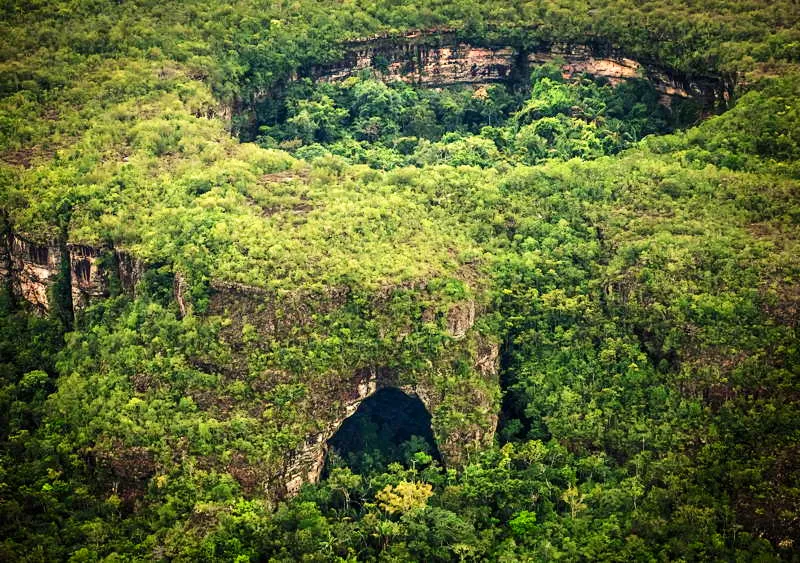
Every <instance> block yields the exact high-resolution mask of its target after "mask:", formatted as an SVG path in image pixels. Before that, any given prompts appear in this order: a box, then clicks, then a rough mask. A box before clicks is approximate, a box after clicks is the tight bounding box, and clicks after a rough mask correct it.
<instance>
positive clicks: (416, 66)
mask: <svg viewBox="0 0 800 563" xmlns="http://www.w3.org/2000/svg"><path fill="white" fill-rule="evenodd" d="M550 62H558V63H559V64H560V65H561V69H562V72H563V75H564V77H565V78H572V77H574V76H577V75H579V74H582V73H586V74H589V75H593V76H597V77H603V78H606V79H608V80H609V81H610V82H611V83H612V84H618V83H620V82H622V81H625V80H630V79H634V78H643V79H646V80H649V81H650V82H651V83H652V84H653V85H654V87H655V88H656V90H658V91H659V92H661V94H662V99H661V102H662V103H663V104H665V105H669V104H670V103H671V102H672V99H673V98H695V99H697V100H698V101H700V102H701V104H703V105H705V106H709V107H710V106H713V105H714V104H717V103H721V102H725V101H727V99H728V97H729V94H730V91H731V90H732V87H733V85H732V84H727V83H726V82H725V81H724V80H722V79H721V78H719V77H713V76H708V77H687V76H684V75H682V74H681V73H678V72H675V71H672V70H671V69H669V68H667V67H663V66H659V65H656V64H652V63H648V64H642V63H640V62H638V61H636V60H633V59H631V58H629V57H627V56H626V55H625V54H624V53H623V52H619V51H614V50H610V49H606V50H604V51H603V52H600V51H599V50H595V49H592V48H591V47H589V46H587V45H567V44H553V45H549V46H543V47H541V48H538V49H533V50H524V49H518V48H515V47H513V46H510V45H497V46H480V45H473V44H470V43H466V42H464V41H460V40H459V39H458V37H457V36H456V34H455V33H453V32H451V31H445V32H441V31H435V32H425V31H415V32H410V33H406V34H403V35H394V36H388V35H387V36H375V37H369V38H365V39H361V40H355V41H351V42H349V43H347V44H346V45H345V56H344V57H343V58H342V60H340V61H338V62H337V63H334V64H330V65H326V66H319V67H316V68H315V69H313V71H312V72H311V77H312V78H314V79H316V80H319V81H322V82H336V81H341V80H344V79H345V78H348V77H350V76H355V75H357V74H358V73H359V72H361V71H363V70H366V69H372V70H373V71H375V73H376V75H377V76H378V77H380V78H382V79H383V80H386V81H393V80H401V81H404V82H409V83H413V84H419V85H424V86H448V85H453V84H482V83H487V82H502V81H508V80H515V79H519V78H522V77H524V76H527V75H528V73H529V72H530V69H531V67H534V66H536V65H541V64H544V63H550Z"/></svg>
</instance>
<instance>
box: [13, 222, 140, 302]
mask: <svg viewBox="0 0 800 563" xmlns="http://www.w3.org/2000/svg"><path fill="white" fill-rule="evenodd" d="M64 249H66V255H65V253H64ZM104 255H108V258H110V260H108V265H103V261H102V258H103V256H104ZM0 256H1V258H0V279H1V280H3V281H4V282H5V283H8V284H9V285H10V287H11V289H12V291H13V292H14V293H15V294H16V295H17V296H19V297H20V298H21V299H23V300H25V301H28V302H29V303H30V304H32V305H33V306H34V307H35V308H36V309H37V310H38V311H39V312H40V313H46V312H47V311H48V310H49V308H50V295H49V293H50V288H51V286H52V284H53V283H54V281H55V280H56V278H57V276H58V275H59V273H60V272H61V269H62V262H63V261H64V260H66V261H68V264H63V265H64V266H66V267H68V269H69V274H70V285H69V287H70V292H71V294H72V295H71V297H72V304H73V307H74V309H75V310H78V309H82V308H83V307H85V306H87V305H88V304H89V303H90V302H91V301H92V300H94V299H98V298H102V297H105V296H107V295H108V292H109V277H108V276H109V275H110V274H111V273H112V272H111V271H110V269H112V268H113V269H114V270H115V271H114V272H113V273H114V274H115V275H117V276H118V277H119V281H120V285H121V287H122V290H123V291H126V292H128V293H133V290H134V287H135V285H136V284H137V283H138V282H139V279H140V278H141V276H142V273H143V271H144V265H143V264H142V262H141V261H140V260H138V259H136V258H134V257H132V256H131V255H129V254H128V253H126V252H125V251H120V250H115V249H111V248H108V247H94V246H88V245H83V244H67V245H60V244H58V243H57V242H50V243H48V244H37V243H35V242H32V241H30V240H29V239H27V238H25V237H24V236H22V235H19V234H17V233H8V234H6V235H5V237H4V239H3V241H2V252H1V253H0Z"/></svg>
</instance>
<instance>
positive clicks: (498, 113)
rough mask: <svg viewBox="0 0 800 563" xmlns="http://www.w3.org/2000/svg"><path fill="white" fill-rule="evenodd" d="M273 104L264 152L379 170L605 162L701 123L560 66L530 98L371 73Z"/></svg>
mask: <svg viewBox="0 0 800 563" xmlns="http://www.w3.org/2000/svg"><path fill="white" fill-rule="evenodd" d="M268 105H269V107H270V108H271V110H266V111H267V113H269V114H272V115H285V118H283V120H282V121H279V122H278V123H276V124H274V125H265V126H262V127H261V132H262V134H261V136H260V137H259V139H258V140H259V142H260V144H262V145H263V146H267V147H281V148H284V149H287V150H291V151H293V152H294V153H295V154H297V155H298V156H301V157H303V158H306V159H314V158H317V157H319V156H322V155H325V154H329V153H332V154H335V155H338V156H342V157H344V158H346V159H347V160H348V161H350V162H353V163H363V164H368V165H370V166H373V167H376V168H392V167H395V166H402V165H409V164H416V165H424V164H440V163H441V164H450V165H454V166H460V165H467V166H482V167H487V166H496V165H500V164H505V163H519V162H521V163H525V164H537V163H539V162H542V161H544V160H548V159H559V160H567V159H570V158H575V157H580V158H584V159H589V158H597V157H599V156H602V155H605V154H613V153H616V152H619V151H620V150H622V149H624V148H626V147H628V146H631V145H632V144H633V143H635V142H636V141H638V140H640V139H641V138H642V137H644V136H646V135H649V134H654V133H664V132H667V131H669V130H671V129H672V128H673V127H675V126H676V125H683V124H686V123H689V122H690V121H692V120H693V119H694V116H692V114H691V112H687V111H685V110H684V111H682V110H681V102H680V101H678V102H676V108H675V110H674V113H673V112H671V111H670V110H668V109H666V108H665V107H664V106H662V105H660V104H659V96H658V94H657V92H656V91H655V90H654V89H653V88H652V86H650V85H649V84H648V83H647V82H645V81H640V80H633V81H630V82H626V83H624V84H622V85H620V86H617V87H611V86H609V85H601V84H600V83H597V82H594V81H592V80H591V79H589V78H582V79H579V80H576V81H574V82H569V83H567V82H565V81H564V79H563V78H562V77H561V72H560V70H559V68H558V67H557V66H556V65H542V66H540V67H537V68H536V69H535V72H534V73H533V76H532V85H531V89H530V92H527V90H526V93H525V94H522V93H514V92H511V91H509V89H508V88H507V87H506V86H504V85H491V86H488V87H487V86H481V87H480V88H478V89H477V90H476V89H474V88H450V89H444V90H426V89H414V88H412V87H410V86H409V85H407V84H404V83H401V82H398V83H394V84H391V85H386V84H384V83H383V82H380V81H378V80H376V79H374V78H370V77H369V76H368V75H365V77H364V78H351V79H348V80H346V81H345V82H344V83H342V84H322V85H319V86H317V87H312V86H311V85H295V86H293V87H292V88H291V89H290V90H289V92H288V93H287V95H286V97H285V98H282V99H279V100H270V101H269V102H268ZM276 105H277V106H278V108H277V109H275V108H274V106H276ZM686 105H687V104H683V106H686ZM323 147H324V148H323Z"/></svg>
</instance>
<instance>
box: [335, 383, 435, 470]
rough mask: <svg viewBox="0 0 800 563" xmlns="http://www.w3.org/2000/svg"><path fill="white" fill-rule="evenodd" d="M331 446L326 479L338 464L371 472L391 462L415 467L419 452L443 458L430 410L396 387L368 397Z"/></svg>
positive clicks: (341, 427)
mask: <svg viewBox="0 0 800 563" xmlns="http://www.w3.org/2000/svg"><path fill="white" fill-rule="evenodd" d="M327 445H328V453H327V455H326V458H325V468H324V470H323V475H322V476H323V478H324V477H327V475H328V474H329V473H330V470H331V469H333V468H334V467H349V468H350V470H351V471H353V472H354V473H358V474H361V475H368V474H373V473H376V472H383V471H385V470H386V468H387V467H388V466H389V464H391V463H396V462H397V463H401V464H403V465H405V466H411V465H412V464H413V463H414V462H415V454H417V453H418V452H423V453H425V454H427V455H429V456H431V457H432V458H433V459H434V460H436V461H439V462H440V461H441V454H440V453H439V450H438V448H437V446H436V440H435V439H434V436H433V430H432V429H431V415H430V413H429V412H428V410H427V409H426V408H425V405H423V404H422V401H420V400H419V398H418V397H415V396H412V395H407V394H406V393H404V392H403V391H401V390H400V389H397V388H395V387H388V388H385V389H381V390H379V391H377V392H376V393H375V394H373V395H371V396H370V397H368V398H366V399H364V401H363V402H362V403H361V404H360V405H359V407H358V410H356V412H355V413H354V414H353V415H352V416H350V417H349V418H347V419H346V420H345V421H344V422H343V423H342V425H341V426H340V427H339V430H337V431H336V433H335V434H334V435H333V436H332V437H331V438H330V439H329V440H328V443H327ZM417 459H418V458H417Z"/></svg>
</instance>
